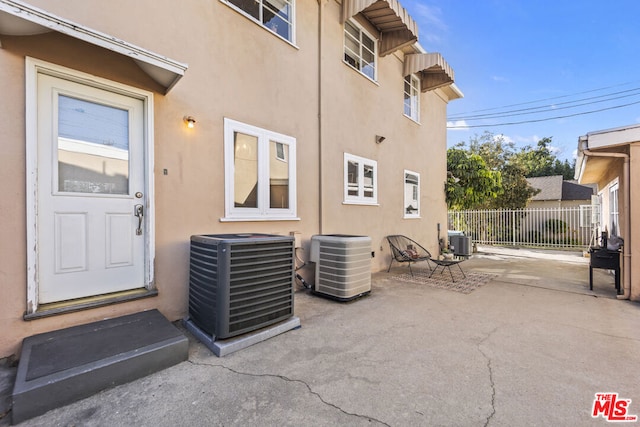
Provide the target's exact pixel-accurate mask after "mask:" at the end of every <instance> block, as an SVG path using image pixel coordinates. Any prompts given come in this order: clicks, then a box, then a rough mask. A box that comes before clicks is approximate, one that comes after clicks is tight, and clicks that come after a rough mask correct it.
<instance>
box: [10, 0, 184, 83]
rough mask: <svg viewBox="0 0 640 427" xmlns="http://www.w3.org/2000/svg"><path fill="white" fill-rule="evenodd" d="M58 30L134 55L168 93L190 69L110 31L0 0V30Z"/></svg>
mask: <svg viewBox="0 0 640 427" xmlns="http://www.w3.org/2000/svg"><path fill="white" fill-rule="evenodd" d="M51 31H57V32H59V33H62V34H66V35H67V36H70V37H74V38H76V39H80V40H83V41H85V42H87V43H91V44H93V45H96V46H99V47H102V48H104V49H108V50H111V51H114V52H117V53H119V54H121V55H124V56H128V57H130V58H131V59H133V60H134V61H135V62H136V64H138V66H139V67H140V68H142V70H143V71H144V72H145V73H147V74H148V75H149V76H150V77H151V78H152V79H154V80H155V81H156V82H158V83H160V84H161V85H162V86H163V87H164V88H165V93H167V92H168V91H169V90H170V89H171V88H172V87H173V86H174V85H175V84H176V83H177V82H178V80H180V78H181V77H182V76H183V75H184V72H185V71H186V70H187V65H186V64H182V63H180V62H177V61H174V60H173V59H169V58H167V57H165V56H162V55H158V54H157V53H153V52H150V51H148V50H146V49H143V48H141V47H138V46H135V45H133V44H130V43H127V42H125V41H123V40H120V39H118V38H116V37H114V36H111V35H109V34H105V33H101V32H99V31H96V30H93V29H91V28H87V27H84V26H82V25H80V24H76V23H74V22H71V21H68V20H66V19H64V18H60V17H58V16H55V15H53V14H51V13H49V12H47V11H45V10H42V9H39V8H37V7H34V6H31V5H29V4H27V3H24V2H21V1H17V0H0V34H5V35H13V36H25V35H33V34H42V33H47V32H51Z"/></svg>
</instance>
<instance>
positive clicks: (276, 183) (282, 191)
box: [269, 141, 289, 209]
mask: <svg viewBox="0 0 640 427" xmlns="http://www.w3.org/2000/svg"><path fill="white" fill-rule="evenodd" d="M288 158H289V146H288V145H286V144H283V143H281V142H275V141H270V142H269V203H270V207H271V208H277V209H289V163H288V162H287V161H286V159H288Z"/></svg>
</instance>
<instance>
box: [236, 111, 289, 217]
mask: <svg viewBox="0 0 640 427" xmlns="http://www.w3.org/2000/svg"><path fill="white" fill-rule="evenodd" d="M224 132H225V138H224V148H225V219H229V220H261V219H264V220H271V219H296V218H295V217H296V181H295V176H296V165H295V149H296V140H295V138H293V137H290V136H287V135H282V134H279V133H275V132H272V131H269V130H266V129H261V128H258V127H255V126H251V125H247V124H244V123H240V122H236V121H234V120H230V119H225V120H224Z"/></svg>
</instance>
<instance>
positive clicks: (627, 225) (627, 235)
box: [582, 150, 631, 299]
mask: <svg viewBox="0 0 640 427" xmlns="http://www.w3.org/2000/svg"><path fill="white" fill-rule="evenodd" d="M582 153H583V154H584V155H585V156H587V157H614V158H620V159H624V166H623V168H622V180H623V182H624V188H625V191H624V199H625V200H624V204H623V209H624V210H623V216H624V231H623V232H622V239H623V240H624V246H623V247H622V256H623V260H624V270H623V271H624V274H623V279H624V282H623V285H622V288H623V293H622V295H618V299H629V297H630V295H631V207H630V206H629V204H630V203H631V182H630V173H629V160H630V159H629V155H628V154H625V153H604V152H598V153H594V152H593V151H590V150H583V151H582Z"/></svg>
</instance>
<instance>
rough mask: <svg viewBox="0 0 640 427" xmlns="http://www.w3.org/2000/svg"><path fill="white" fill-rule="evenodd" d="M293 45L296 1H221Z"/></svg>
mask: <svg viewBox="0 0 640 427" xmlns="http://www.w3.org/2000/svg"><path fill="white" fill-rule="evenodd" d="M220 1H221V2H223V3H225V4H228V5H229V6H231V7H233V8H234V9H236V10H238V11H239V12H240V13H242V14H243V15H245V16H247V17H248V18H250V19H251V20H253V21H255V22H257V23H258V24H260V25H262V26H263V27H265V28H266V29H268V30H270V31H272V32H274V33H276V34H277V35H279V36H280V37H282V38H283V39H285V40H287V41H289V42H291V43H293V42H294V40H293V30H294V28H293V27H294V16H295V14H294V7H295V0H220Z"/></svg>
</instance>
